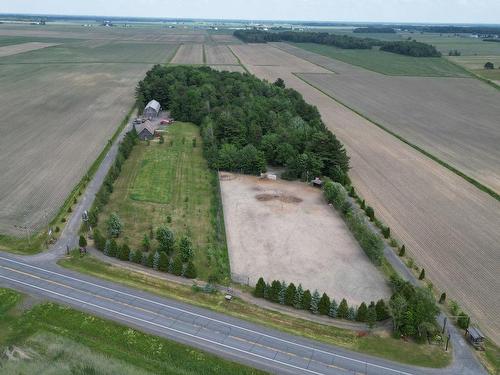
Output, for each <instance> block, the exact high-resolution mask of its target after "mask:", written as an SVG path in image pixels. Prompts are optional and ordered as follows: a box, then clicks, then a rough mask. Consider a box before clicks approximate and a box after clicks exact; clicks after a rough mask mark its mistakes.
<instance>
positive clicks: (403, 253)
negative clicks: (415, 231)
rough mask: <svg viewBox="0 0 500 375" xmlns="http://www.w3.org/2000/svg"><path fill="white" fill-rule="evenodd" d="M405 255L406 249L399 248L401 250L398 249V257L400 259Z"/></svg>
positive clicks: (403, 247)
mask: <svg viewBox="0 0 500 375" xmlns="http://www.w3.org/2000/svg"><path fill="white" fill-rule="evenodd" d="M405 253H406V248H405V245H403V246H401V249H399V256H400V257H402V256H404V255H405Z"/></svg>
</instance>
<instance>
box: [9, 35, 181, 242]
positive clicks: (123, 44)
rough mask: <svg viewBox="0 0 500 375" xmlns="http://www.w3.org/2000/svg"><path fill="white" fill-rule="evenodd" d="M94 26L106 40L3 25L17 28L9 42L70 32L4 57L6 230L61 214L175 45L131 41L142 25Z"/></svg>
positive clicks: (13, 230)
mask: <svg viewBox="0 0 500 375" xmlns="http://www.w3.org/2000/svg"><path fill="white" fill-rule="evenodd" d="M94 29H95V30H93V32H94V33H95V35H96V36H97V35H100V36H101V39H99V40H97V39H96V40H92V41H89V40H85V37H90V36H92V35H90V34H89V33H91V32H90V31H87V30H88V28H83V27H76V26H75V27H56V28H55V29H52V28H51V27H49V28H47V29H44V30H45V31H43V30H41V29H40V30H37V28H29V27H26V26H25V27H12V26H10V27H9V26H7V25H0V35H2V34H5V33H10V34H12V35H10V36H9V37H8V38H4V42H5V43H7V44H9V42H16V41H20V43H27V42H29V39H30V35H33V34H39V35H38V36H34V37H33V38H34V39H33V40H34V41H36V42H41V43H45V42H47V43H52V42H53V39H52V38H48V39H46V40H45V39H44V38H47V37H46V36H43V35H45V34H47V33H49V34H50V35H51V36H55V37H57V38H66V39H64V40H65V41H64V42H62V44H60V45H57V46H53V47H50V48H44V49H38V50H32V51H28V52H24V53H20V54H16V55H11V56H3V57H0V66H1V70H2V75H1V76H0V90H1V91H2V100H1V102H0V111H1V113H2V124H3V125H2V127H1V128H0V160H1V163H0V173H1V174H2V178H1V179H0V233H6V234H11V235H18V236H19V235H25V232H24V231H22V232H21V231H19V229H16V228H15V227H14V226H15V225H17V226H27V227H28V228H29V229H30V231H31V232H32V233H33V232H34V231H37V230H39V229H41V228H42V227H44V226H45V225H46V223H47V222H48V221H50V220H51V219H52V218H53V217H54V216H55V214H56V213H57V212H58V210H59V208H60V207H61V206H62V204H63V202H64V201H65V199H66V197H67V196H68V194H69V193H70V192H71V190H72V189H73V187H74V186H75V185H76V184H77V183H78V182H79V181H80V179H81V178H82V177H83V176H84V174H85V173H86V171H87V170H88V168H89V167H90V165H91V164H92V163H93V162H94V160H95V159H96V157H97V156H98V155H99V153H100V152H101V150H102V149H103V148H104V146H105V145H106V143H107V141H108V139H109V138H110V137H111V136H112V134H113V133H114V132H115V131H116V129H117V128H118V126H119V124H120V122H121V121H122V120H123V118H124V117H125V115H126V114H127V113H128V112H129V110H130V109H131V107H132V105H133V104H134V89H135V86H136V85H137V82H138V81H139V80H140V79H142V78H143V76H144V74H145V72H146V71H147V70H148V69H149V68H150V67H151V65H152V64H154V63H162V62H166V61H168V60H169V59H170V57H171V55H172V54H173V52H174V51H175V48H176V45H174V44H166V43H162V42H158V43H148V44H138V43H137V42H134V41H129V39H134V38H140V37H142V36H143V34H142V32H139V31H138V32H137V33H136V34H134V32H133V31H132V30H125V29H124V30H113V31H112V32H111V31H110V33H113V35H106V34H105V30H103V29H101V28H94ZM151 32H154V30H150V31H148V33H151ZM157 32H158V34H159V35H162V33H161V31H157ZM23 34H26V35H24V36H22V37H19V35H23ZM53 34H54V35H53ZM76 34H77V35H79V36H80V39H76V38H72V37H74V36H75V35H76ZM120 38H121V39H120ZM7 39H8V40H7ZM58 42H59V43H60V42H61V41H60V40H59V39H58ZM10 44H12V43H10ZM14 44H19V43H14ZM11 48H12V47H11ZM60 225H62V224H60ZM0 247H3V242H0Z"/></svg>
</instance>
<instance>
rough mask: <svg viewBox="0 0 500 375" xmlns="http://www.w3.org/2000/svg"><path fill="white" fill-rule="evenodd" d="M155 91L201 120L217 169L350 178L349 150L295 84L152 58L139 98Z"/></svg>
mask: <svg viewBox="0 0 500 375" xmlns="http://www.w3.org/2000/svg"><path fill="white" fill-rule="evenodd" d="M153 98H155V99H156V100H158V101H159V102H160V103H161V105H162V106H163V107H164V108H169V109H170V111H171V112H172V115H173V116H174V117H175V118H176V119H178V120H180V121H189V122H193V123H195V124H197V125H199V126H201V134H202V136H203V141H204V151H205V156H206V159H207V161H208V163H209V165H210V167H211V168H213V169H223V170H228V171H238V172H243V173H246V174H258V173H260V172H263V171H265V168H266V164H271V165H276V166H283V167H285V168H286V172H285V173H284V177H285V178H288V179H302V180H307V179H310V178H313V177H315V176H320V175H324V176H329V177H330V178H332V179H333V180H335V181H337V180H339V179H342V180H343V179H345V178H346V176H347V172H348V169H349V158H348V157H347V154H346V152H345V149H344V147H343V145H342V144H341V143H340V142H339V141H338V139H337V138H336V137H335V135H334V134H332V133H331V132H330V131H329V130H328V129H327V128H326V126H325V125H324V123H323V122H322V120H321V117H320V114H319V112H318V110H317V108H316V107H314V106H311V105H309V104H307V103H306V102H305V101H304V99H303V98H302V96H301V95H300V94H299V93H298V92H297V91H295V90H292V89H288V88H285V87H284V84H283V81H282V80H278V81H277V82H275V83H274V84H271V83H268V82H266V81H261V80H259V79H258V78H256V77H254V76H252V75H249V74H240V73H230V72H218V71H215V70H212V69H210V68H209V67H187V66H176V67H168V66H159V65H157V66H154V67H153V68H152V69H151V70H150V71H149V72H148V73H147V75H146V78H145V79H144V80H143V81H141V82H140V83H139V86H138V88H137V100H138V102H139V103H140V104H141V103H145V102H147V101H149V100H151V99H153Z"/></svg>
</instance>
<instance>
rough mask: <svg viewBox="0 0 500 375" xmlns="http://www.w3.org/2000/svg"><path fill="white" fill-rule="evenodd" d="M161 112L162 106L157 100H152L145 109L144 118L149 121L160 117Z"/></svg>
mask: <svg viewBox="0 0 500 375" xmlns="http://www.w3.org/2000/svg"><path fill="white" fill-rule="evenodd" d="M160 111H161V105H160V103H158V102H157V101H156V100H154V99H153V100H151V101H150V102H149V103H148V104H147V105H146V107H145V108H144V112H143V116H144V117H146V118H149V119H153V118H156V117H158V114H159V113H160Z"/></svg>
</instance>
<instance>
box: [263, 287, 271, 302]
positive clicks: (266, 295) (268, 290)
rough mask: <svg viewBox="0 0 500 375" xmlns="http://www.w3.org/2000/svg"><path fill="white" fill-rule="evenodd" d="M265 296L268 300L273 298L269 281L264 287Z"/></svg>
mask: <svg viewBox="0 0 500 375" xmlns="http://www.w3.org/2000/svg"><path fill="white" fill-rule="evenodd" d="M264 298H265V299H267V300H268V301H270V300H271V285H269V283H266V287H265V288H264Z"/></svg>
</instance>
